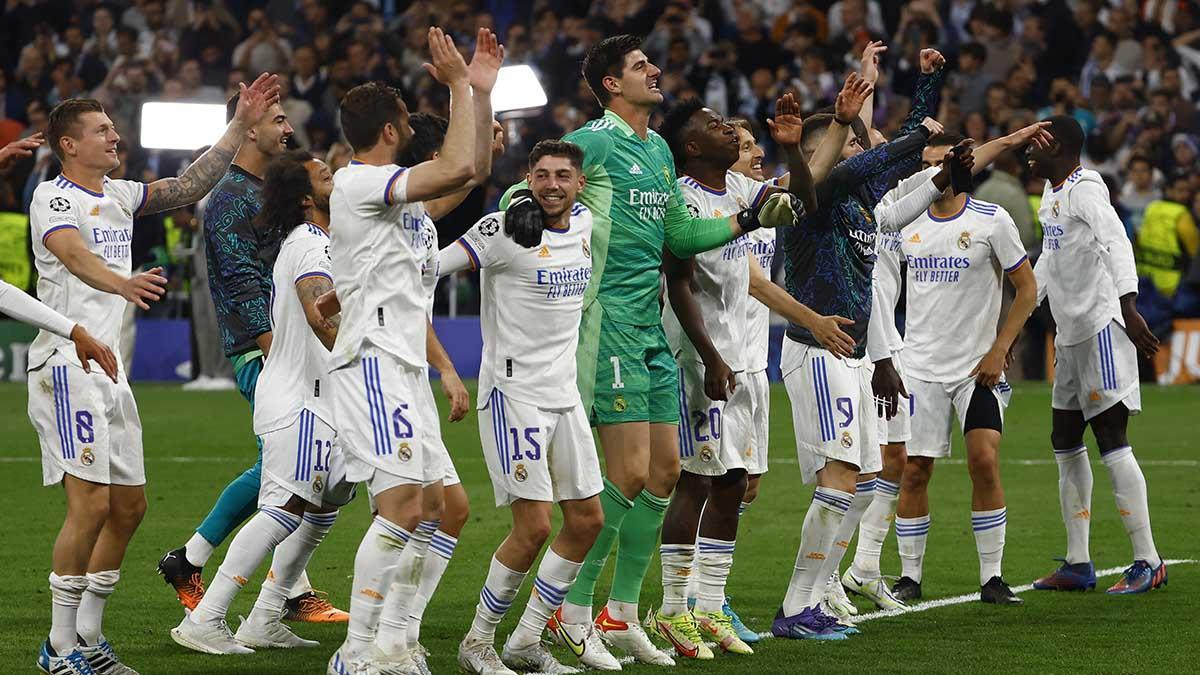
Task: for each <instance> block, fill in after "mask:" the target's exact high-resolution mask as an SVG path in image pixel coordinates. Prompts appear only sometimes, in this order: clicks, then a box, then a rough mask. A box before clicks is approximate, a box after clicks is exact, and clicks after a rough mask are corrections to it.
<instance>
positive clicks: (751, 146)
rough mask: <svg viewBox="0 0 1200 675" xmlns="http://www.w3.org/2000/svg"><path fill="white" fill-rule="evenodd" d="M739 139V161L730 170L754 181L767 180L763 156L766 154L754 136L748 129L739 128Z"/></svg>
mask: <svg viewBox="0 0 1200 675" xmlns="http://www.w3.org/2000/svg"><path fill="white" fill-rule="evenodd" d="M737 137H738V159H737V161H736V162H734V164H733V166H731V167H729V170H730V171H733V172H736V173H740V174H742V175H743V176H749V177H750V178H753V179H754V180H766V179H767V176H766V174H765V173H763V155H764V154H765V153H764V152H763V149H762V146H760V145H759V144H758V141H756V140H754V134H752V133H750V131H749V130H748V129H743V128H742V127H737Z"/></svg>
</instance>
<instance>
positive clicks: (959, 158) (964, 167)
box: [950, 142, 975, 195]
mask: <svg viewBox="0 0 1200 675" xmlns="http://www.w3.org/2000/svg"><path fill="white" fill-rule="evenodd" d="M950 155H951V157H952V159H951V161H950V187H951V188H953V189H954V194H956V195H957V194H962V193H964V192H970V191H971V187H972V186H973V184H974V182H975V181H974V176H972V173H971V171H972V168H973V167H974V166H975V158H974V156H973V154H972V153H971V146H970V145H967V144H966V143H965V142H964V143H960V144H958V145H956V146H954V147H953V148H951V149H950Z"/></svg>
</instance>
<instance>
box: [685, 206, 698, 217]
mask: <svg viewBox="0 0 1200 675" xmlns="http://www.w3.org/2000/svg"><path fill="white" fill-rule="evenodd" d="M687 207H688V213H690V214H692V217H693V218H699V217H700V209H699V208H698V207H697V206H696V205H695V204H688V205H687Z"/></svg>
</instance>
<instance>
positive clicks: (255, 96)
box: [140, 73, 279, 215]
mask: <svg viewBox="0 0 1200 675" xmlns="http://www.w3.org/2000/svg"><path fill="white" fill-rule="evenodd" d="M238 87H239V96H238V105H237V111H236V112H235V113H234V115H233V121H232V122H230V123H229V126H228V127H226V128H225V133H224V135H222V136H221V140H219V141H217V142H216V143H214V144H213V146H212V147H211V148H209V149H208V151H207V152H205V153H204V154H203V155H200V157H198V158H197V159H196V161H194V162H192V164H191V165H190V166H188V168H186V169H184V170H183V173H182V174H180V175H179V176H178V177H175V178H162V179H159V180H156V181H154V182H153V183H150V184H149V185H148V186H146V203H145V204H143V205H142V209H141V211H140V213H141V214H143V215H144V214H149V213H158V212H160V211H169V210H171V209H175V208H179V207H180V206H186V205H187V204H193V203H195V202H197V201H200V198H201V197H203V196H204V195H206V194H208V193H209V191H210V190H212V189H213V186H214V185H216V184H217V181H218V180H220V179H221V176H223V175H225V171H226V170H227V169H228V168H229V163H230V162H232V161H233V157H234V155H236V154H237V151H238V148H240V147H241V145H242V140H243V139H245V137H246V130H247V129H249V128H250V127H252V126H254V125H255V124H257V123H258V122H259V120H261V119H262V118H263V116H264V115H266V114H267V111H268V110H269V109H270V108H271V106H273V105H275V104H276V103H278V102H279V78H278V77H277V76H275V75H270V74H268V73H263V74H262V75H259V76H258V79H256V80H255V81H254V83H253V84H251V85H250V86H249V87H247V86H246V85H245V84H244V83H243V84H239V85H238Z"/></svg>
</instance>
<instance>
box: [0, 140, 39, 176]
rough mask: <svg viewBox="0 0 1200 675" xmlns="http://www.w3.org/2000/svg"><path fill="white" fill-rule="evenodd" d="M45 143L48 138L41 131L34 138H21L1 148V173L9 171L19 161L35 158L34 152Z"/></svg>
mask: <svg viewBox="0 0 1200 675" xmlns="http://www.w3.org/2000/svg"><path fill="white" fill-rule="evenodd" d="M45 142H46V138H45V137H44V136H42V132H40V131H39V132H37V133H36V134H33V135H32V136H29V137H27V138H19V139H17V140H15V141H13V142H12V143H9V144H8V145H6V146H4V147H3V148H0V171H8V170H9V169H10V168H12V165H13V164H15V163H16V162H17V160H19V159H24V158H26V157H31V156H33V151H34V150H37V149H38V146H40V145H41V144H42V143H45Z"/></svg>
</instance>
